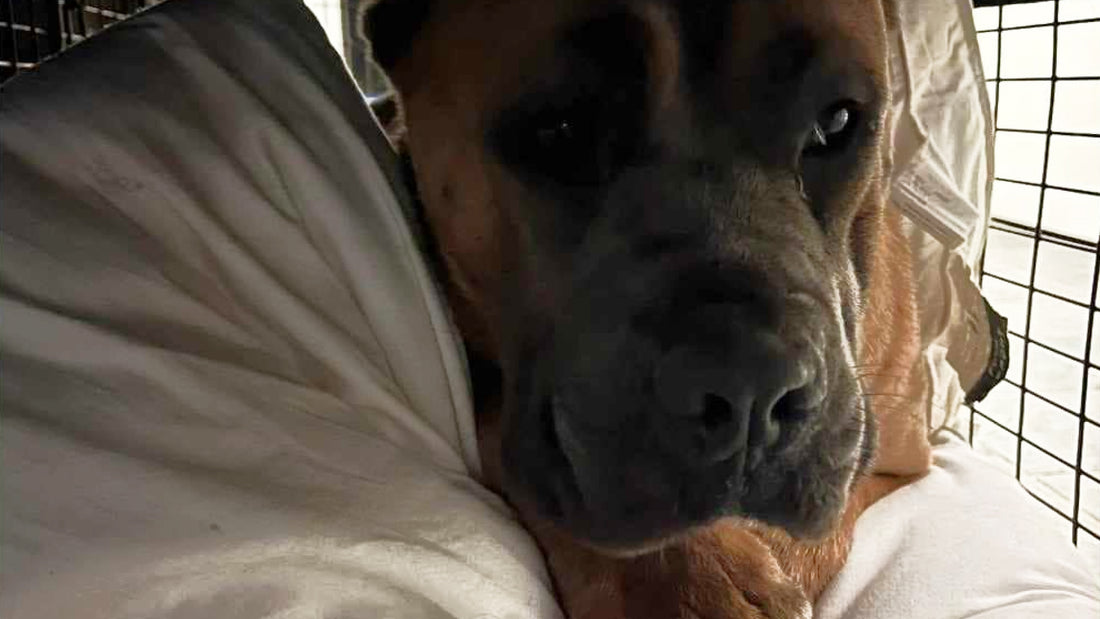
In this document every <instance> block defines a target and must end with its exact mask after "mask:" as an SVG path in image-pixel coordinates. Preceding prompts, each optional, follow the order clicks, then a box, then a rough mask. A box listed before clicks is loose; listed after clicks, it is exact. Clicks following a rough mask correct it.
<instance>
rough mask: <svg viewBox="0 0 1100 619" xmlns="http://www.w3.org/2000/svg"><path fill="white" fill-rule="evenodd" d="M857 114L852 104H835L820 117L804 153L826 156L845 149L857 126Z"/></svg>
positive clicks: (812, 129)
mask: <svg viewBox="0 0 1100 619" xmlns="http://www.w3.org/2000/svg"><path fill="white" fill-rule="evenodd" d="M856 116H857V112H856V109H855V106H854V105H853V104H852V103H851V102H847V101H845V102H841V103H836V104H833V105H831V106H829V107H827V108H825V110H823V111H822V112H821V114H819V115H818V117H817V120H815V121H814V124H813V126H812V127H811V128H810V132H809V134H808V135H807V137H806V145H805V147H804V148H803V151H802V152H803V153H804V154H805V155H808V156H814V155H824V154H827V153H829V152H832V151H837V150H840V149H841V148H843V147H844V146H845V145H846V144H847V143H848V141H849V139H850V138H851V135H852V133H853V131H854V129H855V126H856V120H857V119H856Z"/></svg>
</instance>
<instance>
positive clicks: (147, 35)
mask: <svg viewBox="0 0 1100 619" xmlns="http://www.w3.org/2000/svg"><path fill="white" fill-rule="evenodd" d="M4 90H5V92H4V93H3V96H2V101H0V106H2V107H0V110H2V111H0V136H2V139H3V144H2V147H0V169H2V170H3V182H2V187H0V203H2V208H0V235H2V236H0V243H2V249H0V254H2V256H3V259H2V260H0V290H2V297H0V317H2V318H0V367H2V368H3V388H2V389H0V410H2V411H3V421H2V423H3V427H2V432H0V458H2V459H3V460H2V473H0V475H2V479H0V482H2V487H3V516H2V517H3V520H2V531H0V543H2V547H0V578H2V585H0V591H2V593H0V617H4V618H5V619H21V618H36V619H60V618H64V617H74V618H81V619H91V618H94V617H102V618H111V619H121V618H123V617H174V618H183V617H201V618H204V619H210V618H214V617H240V618H242V619H243V618H246V617H252V616H256V617H260V616H264V617H320V616H325V617H335V616H341V617H387V616H401V617H444V616H446V617H461V618H468V619H478V618H480V619H487V618H488V617H502V618H503V617H534V616H538V617H555V616H556V615H557V610H556V607H555V604H554V601H553V599H552V596H551V594H550V591H549V585H548V580H547V576H546V574H545V570H544V569H543V567H542V565H541V561H540V557H539V555H538V553H537V550H536V548H535V546H534V545H533V543H532V542H531V541H530V539H529V538H528V537H527V535H526V534H525V533H524V532H523V531H522V530H521V529H520V528H519V527H518V526H517V525H516V523H515V522H514V520H513V518H512V514H511V512H510V510H509V509H507V507H506V506H505V505H504V504H503V503H502V502H501V501H500V500H499V499H498V498H497V497H496V496H494V495H492V494H490V493H489V492H487V491H485V490H483V489H482V488H481V487H480V486H479V485H478V484H477V482H476V481H475V480H474V476H476V474H477V466H478V457H477V452H476V445H475V437H474V432H473V420H472V415H471V414H470V404H469V396H468V392H469V390H468V385H467V379H466V376H465V374H464V372H465V365H464V363H463V362H462V360H461V357H460V352H459V348H458V346H457V342H456V340H455V338H454V335H453V332H452V327H451V325H450V324H449V323H448V321H447V317H446V314H445V312H444V310H443V307H442V305H441V303H440V297H439V295H437V294H436V293H435V290H434V288H433V283H432V280H431V279H430V278H429V276H428V273H427V271H426V270H425V266H424V262H423V260H422V259H421V257H420V254H419V253H418V251H417V248H416V246H415V243H414V240H413V237H412V236H411V234H410V232H409V230H408V227H407V226H406V224H405V220H404V218H403V214H402V212H401V210H400V208H399V206H398V204H397V202H396V201H395V196H394V195H393V193H392V192H391V190H390V188H389V185H388V182H387V179H386V176H385V174H384V169H383V167H381V166H380V165H379V163H377V162H376V160H375V158H374V157H373V156H372V154H371V152H370V146H371V145H374V146H375V147H380V148H379V151H380V152H384V151H383V150H382V149H383V148H384V144H385V142H384V138H382V136H381V135H380V134H379V133H378V131H377V130H376V129H375V128H374V126H373V125H372V124H371V123H372V119H371V117H370V115H369V112H368V111H366V108H365V107H364V105H363V101H362V99H361V98H360V96H359V94H358V93H357V91H356V90H355V89H354V87H353V86H352V84H351V82H350V80H349V78H348V76H347V75H346V74H345V72H344V69H343V67H342V65H341V64H340V62H339V59H338V58H337V56H336V55H335V53H334V52H333V51H332V50H331V48H329V47H328V45H327V43H326V42H325V39H324V35H323V33H322V32H321V30H320V29H319V27H318V26H317V25H316V23H315V22H314V21H313V18H312V16H310V15H309V13H308V12H307V11H306V9H305V8H303V7H300V6H299V5H298V4H297V3H295V2H288V1H277V2H276V1H272V2H263V3H257V2H252V1H251V0H238V1H235V2H225V1H222V0H184V1H181V2H177V3H169V4H168V5H166V6H163V7H161V8H160V9H156V10H153V11H151V12H150V13H148V14H146V15H145V16H144V17H142V18H141V19H139V20H136V21H133V22H129V23H126V24H124V25H121V26H118V27H115V28H113V29H112V30H111V31H109V32H108V33H105V34H104V36H103V37H97V38H94V39H91V40H89V41H88V42H87V43H86V44H83V45H80V46H78V47H76V48H74V49H73V50H72V51H70V52H69V53H67V54H65V56H64V57H63V58H61V59H59V60H57V61H55V62H51V63H48V64H47V65H46V66H45V67H43V68H42V70H41V71H39V72H36V73H33V74H29V75H26V76H25V77H21V78H18V79H17V80H16V81H15V82H13V83H11V84H10V85H7V86H5V88H4ZM388 163H390V164H392V163H393V162H388Z"/></svg>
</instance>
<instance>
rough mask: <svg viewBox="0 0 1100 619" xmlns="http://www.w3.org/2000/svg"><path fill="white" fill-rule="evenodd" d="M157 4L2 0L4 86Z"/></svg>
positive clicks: (147, 0) (0, 70)
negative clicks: (17, 76) (43, 61)
mask: <svg viewBox="0 0 1100 619" xmlns="http://www.w3.org/2000/svg"><path fill="white" fill-rule="evenodd" d="M155 2H156V0H0V82H3V81H5V80H7V79H8V78H10V77H13V76H14V75H15V74H17V73H19V72H21V71H25V70H27V69H30V68H33V67H34V65H36V64H38V63H39V62H40V61H42V60H43V59H45V58H47V57H48V56H50V55H51V54H56V53H57V52H59V51H61V50H62V49H64V48H65V47H68V46H70V45H72V44H74V43H77V42H79V41H82V40H84V39H85V38H87V37H88V36H90V35H91V34H93V33H95V32H98V31H100V30H102V29H103V28H106V27H107V26H110V25H111V24H113V23H115V22H118V21H121V20H122V19H125V18H126V17H129V16H130V15H132V14H133V13H135V12H137V11H138V10H140V9H142V8H144V7H145V6H147V5H150V4H155Z"/></svg>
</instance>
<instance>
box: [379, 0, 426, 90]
mask: <svg viewBox="0 0 1100 619" xmlns="http://www.w3.org/2000/svg"><path fill="white" fill-rule="evenodd" d="M433 3H434V0H378V1H377V2H372V3H369V4H368V5H367V8H366V10H365V11H364V12H363V19H362V24H363V36H365V37H366V38H367V40H368V41H370V45H371V50H372V52H373V53H374V60H375V62H377V63H378V65H379V66H380V67H382V69H383V70H384V71H386V72H387V73H389V72H391V71H392V70H393V66H394V65H395V64H396V63H397V61H399V60H401V58H402V57H404V56H405V55H406V54H407V53H408V51H409V48H410V47H411V46H412V43H413V39H415V38H416V35H417V34H418V33H419V32H420V28H421V27H422V26H423V25H424V22H425V21H427V19H428V13H429V12H430V11H431V8H432V4H433Z"/></svg>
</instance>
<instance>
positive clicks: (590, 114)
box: [517, 106, 610, 187]
mask: <svg viewBox="0 0 1100 619" xmlns="http://www.w3.org/2000/svg"><path fill="white" fill-rule="evenodd" d="M598 111H599V110H598V108H594V107H591V106H578V107H577V109H570V110H567V111H564V112H563V111H560V110H558V111H554V112H544V113H542V114H538V115H536V116H535V117H534V118H533V119H531V121H530V122H529V123H527V126H526V127H523V128H521V129H520V133H521V134H526V135H527V138H526V139H524V140H521V143H520V146H521V149H520V151H521V152H518V153H517V155H519V158H520V159H522V160H525V161H526V164H527V165H528V166H529V167H530V168H531V169H532V171H536V172H538V173H539V174H541V175H543V176H545V177H548V178H551V179H553V180H554V181H556V182H558V183H561V184H563V185H567V186H577V187H583V186H591V185H595V184H599V183H600V182H602V181H603V180H604V178H605V176H606V175H607V174H608V172H609V170H608V166H609V164H610V162H609V161H608V158H609V155H610V153H609V143H608V139H607V138H608V131H607V130H606V129H602V128H601V118H600V116H599V114H598ZM524 142H525V143H526V144H527V146H526V147H522V144H523V143H524ZM522 151H526V152H525V153H524V152H522Z"/></svg>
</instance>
